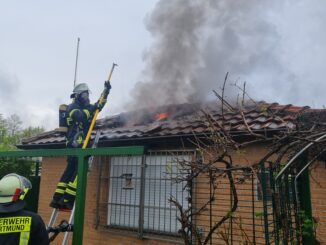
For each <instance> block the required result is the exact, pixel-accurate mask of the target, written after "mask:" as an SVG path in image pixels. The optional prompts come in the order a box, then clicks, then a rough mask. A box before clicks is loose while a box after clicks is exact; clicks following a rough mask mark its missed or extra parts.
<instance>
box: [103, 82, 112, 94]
mask: <svg viewBox="0 0 326 245" xmlns="http://www.w3.org/2000/svg"><path fill="white" fill-rule="evenodd" d="M111 88H112V87H111V83H110V81H105V82H104V89H105V90H106V91H105V92H106V93H107V94H109V93H110V90H111Z"/></svg>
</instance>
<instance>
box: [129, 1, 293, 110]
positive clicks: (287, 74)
mask: <svg viewBox="0 0 326 245" xmlns="http://www.w3.org/2000/svg"><path fill="white" fill-rule="evenodd" d="M285 2H287V1H284V2H283V1H278V2H276V1H260V0H250V1H243V0H219V1H216V0H206V1H205V0H204V1H203V0H173V1H166V0H160V1H159V2H158V3H157V5H156V7H155V9H154V11H153V12H152V13H151V15H150V16H149V18H148V19H147V21H146V26H147V29H148V31H149V32H150V33H151V35H152V37H153V44H152V46H151V47H150V49H149V50H147V52H146V54H145V56H144V62H145V70H144V71H143V74H142V79H141V81H140V82H138V83H137V84H136V87H135V89H134V90H133V94H132V100H131V102H130V103H129V105H130V107H129V108H130V109H137V108H142V107H156V106H161V105H167V104H175V103H187V102H190V103H191V102H200V101H205V100H206V99H207V98H208V97H209V96H211V95H212V90H213V89H217V90H218V89H220V88H221V87H222V83H223V80H224V76H225V74H226V73H227V72H229V73H230V80H231V82H234V81H236V80H239V82H243V81H244V80H247V81H249V82H250V83H252V85H251V86H249V88H250V87H251V90H249V91H248V92H249V93H251V97H253V98H255V97H258V99H264V93H266V92H264V91H268V93H271V94H274V95H275V96H274V98H275V101H279V98H280V97H282V96H283V97H286V96H288V94H290V93H289V91H291V93H292V94H293V92H295V91H296V87H297V86H295V85H296V84H297V77H296V76H295V75H294V74H293V73H292V72H291V71H290V70H289V69H288V67H287V64H284V61H283V60H282V54H283V53H284V50H283V49H282V46H281V43H282V42H281V36H280V35H279V33H278V30H277V28H276V26H274V25H273V17H271V16H272V15H271V14H270V13H273V12H274V13H275V12H277V11H279V10H280V9H282V7H283V4H284V3H285ZM280 87H281V88H282V89H280ZM227 92H228V93H227V95H228V97H229V99H230V100H234V99H235V98H236V97H237V95H238V93H239V91H237V90H236V88H235V87H231V88H228V90H227ZM288 97H289V96H288Z"/></svg>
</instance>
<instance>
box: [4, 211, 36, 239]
mask: <svg viewBox="0 0 326 245" xmlns="http://www.w3.org/2000/svg"><path fill="white" fill-rule="evenodd" d="M31 224H32V217H26V216H25V217H24V216H17V217H8V218H0V234H8V233H16V232H20V239H19V244H21V245H25V244H28V241H29V236H30V231H31Z"/></svg>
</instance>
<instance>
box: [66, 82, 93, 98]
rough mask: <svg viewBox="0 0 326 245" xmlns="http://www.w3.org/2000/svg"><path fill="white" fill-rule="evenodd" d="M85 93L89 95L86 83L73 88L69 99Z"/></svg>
mask: <svg viewBox="0 0 326 245" xmlns="http://www.w3.org/2000/svg"><path fill="white" fill-rule="evenodd" d="M85 91H87V92H88V93H90V92H91V91H90V90H89V88H88V85H87V83H79V84H77V85H76V86H75V87H74V90H73V91H72V94H71V95H70V98H74V97H75V95H78V94H81V93H82V92H85Z"/></svg>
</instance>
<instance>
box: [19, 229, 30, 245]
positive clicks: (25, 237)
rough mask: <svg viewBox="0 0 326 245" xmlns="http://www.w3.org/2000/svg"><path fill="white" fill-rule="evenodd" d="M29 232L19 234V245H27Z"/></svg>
mask: <svg viewBox="0 0 326 245" xmlns="http://www.w3.org/2000/svg"><path fill="white" fill-rule="evenodd" d="M29 235H30V232H21V233H20V238H19V245H27V244H28V241H29Z"/></svg>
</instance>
